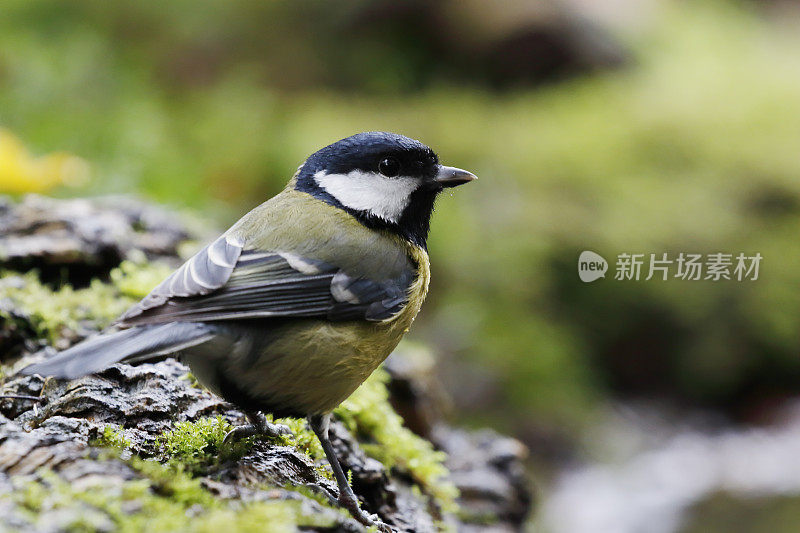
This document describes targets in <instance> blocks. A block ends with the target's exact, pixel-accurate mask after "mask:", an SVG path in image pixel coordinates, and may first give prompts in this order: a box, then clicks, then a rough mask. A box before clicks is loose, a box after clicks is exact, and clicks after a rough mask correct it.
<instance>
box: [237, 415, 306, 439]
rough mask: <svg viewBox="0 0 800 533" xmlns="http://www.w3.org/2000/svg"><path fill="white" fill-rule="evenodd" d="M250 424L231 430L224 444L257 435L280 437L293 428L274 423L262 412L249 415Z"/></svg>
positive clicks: (287, 433)
mask: <svg viewBox="0 0 800 533" xmlns="http://www.w3.org/2000/svg"><path fill="white" fill-rule="evenodd" d="M248 418H249V419H250V422H251V423H250V424H246V425H244V426H237V427H235V428H233V429H232V430H230V431H229V432H228V434H227V435H225V438H224V439H223V440H222V443H223V444H231V443H233V442H236V441H238V440H242V439H246V438H247V437H253V436H255V435H266V436H267V437H279V436H281V435H289V434H290V433H291V432H292V430H291V429H289V428H288V427H286V426H284V425H282V424H272V423H270V422H269V421H268V420H267V417H266V416H264V415H263V414H262V413H258V414H256V415H252V416H251V415H248Z"/></svg>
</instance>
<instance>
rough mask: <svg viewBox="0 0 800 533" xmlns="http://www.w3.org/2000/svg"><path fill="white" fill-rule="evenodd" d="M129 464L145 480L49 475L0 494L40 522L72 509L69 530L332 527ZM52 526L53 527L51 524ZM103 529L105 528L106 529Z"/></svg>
mask: <svg viewBox="0 0 800 533" xmlns="http://www.w3.org/2000/svg"><path fill="white" fill-rule="evenodd" d="M130 465H131V466H132V467H133V468H134V469H135V470H136V471H137V472H138V474H139V475H141V476H142V478H141V479H136V480H132V481H126V482H123V483H121V484H108V483H100V484H97V485H90V486H88V487H87V486H82V487H81V488H75V486H74V485H72V484H69V483H66V482H65V481H63V480H61V479H60V478H59V477H58V476H56V475H55V474H53V473H52V472H49V471H41V472H40V473H39V478H40V479H38V480H36V481H27V482H25V483H24V484H19V481H17V482H16V483H18V485H17V486H16V487H15V490H14V491H11V492H9V493H4V494H0V500H3V499H6V500H11V501H13V502H14V503H16V504H17V505H19V506H21V508H22V509H24V510H27V511H28V514H27V519H29V520H31V521H32V522H36V520H38V516H39V513H40V512H41V511H43V510H48V511H51V510H62V509H72V510H74V511H75V518H74V519H73V520H72V521H69V523H67V524H59V525H61V526H63V527H64V528H65V529H66V530H69V531H95V530H97V529H98V528H99V526H100V525H101V524H105V525H106V526H108V525H111V526H112V527H113V529H114V530H115V531H120V532H123V533H127V532H139V531H147V532H155V533H159V532H172V531H185V532H192V533H194V532H196V533H205V532H209V533H210V532H216V531H220V530H222V529H224V530H226V531H228V532H230V533H250V532H267V533H272V532H274V533H283V532H286V531H295V530H297V527H298V526H300V527H310V526H314V527H331V526H333V525H334V524H333V523H332V520H330V519H323V518H320V517H318V516H309V515H306V514H304V513H303V511H302V507H301V502H299V501H291V500H290V501H283V500H281V501H264V502H254V503H248V504H243V503H241V502H239V501H224V500H218V499H216V498H214V497H213V496H212V495H211V494H210V493H209V492H208V491H206V490H205V489H203V487H202V486H201V484H200V480H195V479H192V478H191V477H189V476H188V475H187V474H185V473H184V472H182V471H181V470H180V469H174V468H171V467H167V466H164V465H161V464H159V463H157V462H155V461H144V460H141V459H133V460H132V461H131V462H130ZM49 525H51V526H52V525H53V524H49ZM107 528H108V527H105V528H103V529H107Z"/></svg>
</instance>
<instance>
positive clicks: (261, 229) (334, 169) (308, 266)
mask: <svg viewBox="0 0 800 533" xmlns="http://www.w3.org/2000/svg"><path fill="white" fill-rule="evenodd" d="M474 179H476V178H475V176H474V175H473V174H471V173H469V172H467V171H465V170H461V169H458V168H453V167H447V166H443V165H441V164H439V159H438V157H437V156H436V154H435V153H434V152H433V150H431V149H430V148H428V147H427V146H425V145H424V144H422V143H420V142H419V141H416V140H413V139H410V138H408V137H404V136H402V135H397V134H394V133H385V132H368V133H359V134H357V135H353V136H352V137H348V138H346V139H342V140H340V141H338V142H335V143H333V144H331V145H330V146H327V147H325V148H323V149H321V150H319V151H318V152H316V153H314V154H313V155H311V156H310V157H309V158H308V159H307V160H306V161H305V162H304V163H303V164H302V165H301V166H300V167H299V169H298V170H297V172H296V174H295V175H294V177H293V178H292V179H291V180H290V181H289V183H288V185H287V186H286V188H285V189H284V190H283V191H282V192H281V193H280V194H278V195H277V196H275V197H273V198H271V199H269V200H267V201H266V202H265V203H263V204H261V205H260V206H258V207H256V208H255V209H253V210H252V211H250V212H249V213H247V214H246V215H245V216H244V217H242V218H241V219H240V220H239V221H238V222H237V223H236V224H234V225H233V227H231V228H230V229H229V230H228V231H226V232H225V233H224V234H223V235H222V236H221V237H219V238H218V239H217V240H215V241H214V242H212V243H211V244H209V245H208V246H206V247H205V248H204V249H203V250H201V251H200V252H198V253H197V254H196V255H195V256H194V257H192V258H191V259H189V260H188V261H186V263H184V264H183V266H181V267H180V268H178V269H177V270H176V271H175V272H173V273H172V274H171V275H170V276H169V277H167V278H166V279H165V280H164V281H163V282H162V283H161V284H160V285H158V286H157V287H156V288H155V289H153V291H152V292H151V293H150V294H148V295H147V296H146V297H145V298H144V299H142V300H141V301H140V302H139V303H137V304H136V305H134V306H133V307H131V308H130V309H129V310H128V311H127V312H125V313H124V314H123V315H122V316H121V317H120V318H119V319H118V320H117V321H116V323H115V326H116V327H115V328H114V329H113V330H111V331H108V332H105V333H103V334H101V335H99V336H96V337H93V338H90V339H88V340H86V341H84V342H81V343H80V344H77V345H75V346H73V347H71V348H69V349H67V350H65V351H63V352H60V353H58V354H56V355H55V356H53V357H52V358H50V359H48V360H46V361H44V362H42V363H38V364H34V365H32V366H29V367H27V368H25V369H24V370H23V373H25V374H40V375H46V376H56V377H59V378H66V379H74V378H77V377H80V376H83V375H86V374H90V373H92V372H97V371H99V370H101V369H103V368H105V367H107V366H109V365H111V364H113V363H116V362H119V361H127V362H136V361H141V360H145V359H149V358H153V357H156V356H164V355H167V354H172V353H176V352H179V358H180V359H181V360H182V361H183V362H185V363H186V364H187V365H188V366H189V368H191V370H192V372H193V373H194V375H195V376H196V377H197V379H198V380H199V381H200V383H201V384H203V385H204V386H205V387H207V388H208V389H210V390H211V391H213V392H215V393H216V394H218V395H219V396H221V397H222V398H224V399H225V400H227V401H229V402H231V403H233V404H235V405H236V406H238V407H240V408H241V409H242V410H243V411H244V412H245V414H246V415H247V417H248V419H249V421H250V424H248V425H246V426H241V427H238V428H235V429H234V430H233V431H231V433H229V434H228V435H227V436H226V440H227V441H230V440H233V439H237V438H242V437H247V436H251V435H256V434H267V435H276V434H279V433H281V432H283V431H284V430H285V428H282V427H280V426H276V425H273V424H270V423H268V422H267V419H266V417H265V416H264V413H272V414H273V415H275V416H276V417H286V416H292V417H307V418H308V421H309V424H310V426H311V428H312V429H313V430H314V432H315V433H316V435H317V437H319V440H320V443H321V444H322V448H323V449H324V451H325V455H326V457H327V459H328V461H329V462H330V465H331V468H332V469H333V473H334V475H335V477H336V481H337V484H338V486H339V498H338V501H339V503H340V504H341V505H342V506H343V507H344V508H346V509H348V510H349V511H350V512H351V513H352V514H353V516H354V517H355V518H356V519H357V520H358V521H359V522H361V523H362V524H365V525H378V526H379V527H381V528H384V527H385V526H384V525H383V524H381V523H380V522H378V521H377V518H376V517H374V516H370V515H368V514H366V513H365V512H363V511H362V510H361V509H360V508H359V506H358V501H357V500H356V497H355V495H354V494H353V491H352V489H351V488H350V486H349V484H348V482H347V477H346V476H345V474H344V472H343V471H342V468H341V466H340V465H339V462H338V460H337V458H336V455H335V453H334V450H333V447H332V445H331V442H330V440H329V439H328V424H329V420H330V416H331V415H330V413H331V411H332V410H333V409H334V408H335V407H336V406H338V405H339V404H340V403H341V402H342V401H343V400H345V399H346V398H347V397H348V396H350V394H351V393H352V392H353V391H354V390H356V388H358V386H359V385H361V383H363V382H364V380H365V379H366V378H367V377H368V376H369V375H370V374H371V373H372V372H373V371H374V370H375V369H376V368H377V367H378V365H379V364H380V363H381V362H382V361H383V360H384V359H385V358H386V357H387V356H388V355H389V354H390V353H391V352H392V350H393V349H394V348H395V346H397V344H398V342H400V339H401V337H402V336H403V335H404V334H405V333H406V332H407V331H408V328H409V327H410V326H411V323H412V322H413V321H414V317H415V316H416V315H417V312H418V311H419V309H420V306H421V305H422V302H423V300H424V299H425V295H426V293H427V292H428V283H429V280H430V265H429V262H428V253H427V247H426V240H427V237H428V229H429V226H430V218H431V214H432V212H433V207H434V202H435V199H436V197H437V195H438V194H439V193H440V192H441V191H442V190H443V189H444V188H447V187H455V186H457V185H461V184H463V183H467V182H470V181H472V180H474Z"/></svg>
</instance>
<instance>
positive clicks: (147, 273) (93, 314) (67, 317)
mask: <svg viewBox="0 0 800 533" xmlns="http://www.w3.org/2000/svg"><path fill="white" fill-rule="evenodd" d="M167 274H169V267H166V266H164V265H150V264H135V263H132V262H130V261H124V262H123V263H122V264H121V265H120V266H119V267H118V268H115V269H113V270H112V271H111V275H110V276H111V282H110V283H103V282H102V281H100V280H98V279H95V280H92V283H91V285H90V286H89V287H87V288H85V289H74V288H73V287H72V286H70V285H62V286H61V287H59V288H58V289H52V288H50V287H48V286H47V285H44V284H43V283H42V282H41V281H39V278H38V276H37V273H36V272H35V271H31V272H27V273H25V274H18V273H16V272H0V298H7V299H9V300H10V302H11V304H12V306H13V307H14V308H16V309H19V310H20V311H21V312H23V313H25V314H26V315H27V316H28V318H29V319H30V325H31V327H32V328H33V330H34V333H35V334H36V335H37V336H39V337H42V338H46V339H48V340H49V341H50V342H54V341H55V340H56V339H58V338H59V337H62V336H65V333H66V332H67V331H69V330H72V331H75V330H77V329H79V328H78V326H79V324H85V325H88V326H89V327H91V328H94V329H101V328H103V327H105V326H107V325H108V324H109V323H110V322H111V321H113V320H114V319H115V318H116V317H118V316H119V315H120V314H121V313H122V312H124V311H125V310H126V309H127V308H128V307H129V306H131V305H132V304H133V303H134V302H135V301H136V300H138V299H139V298H141V297H143V296H144V295H146V294H147V293H148V292H149V291H150V290H151V289H152V288H153V287H154V286H155V285H157V284H158V282H159V281H161V280H162V279H163V278H164V277H166V275H167ZM0 317H2V318H3V319H5V320H14V317H12V316H11V315H10V314H8V313H4V312H3V311H0Z"/></svg>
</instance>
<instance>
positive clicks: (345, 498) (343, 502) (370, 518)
mask: <svg viewBox="0 0 800 533" xmlns="http://www.w3.org/2000/svg"><path fill="white" fill-rule="evenodd" d="M337 502H338V504H339V505H340V506H342V507H343V508H345V509H347V510H348V511H349V512H350V514H351V515H352V516H353V518H355V519H356V521H357V522H358V523H359V524H363V525H365V526H367V527H375V528H377V529H378V531H380V532H381V533H394V529H392V527H391V526H390V525H388V524H386V523H384V522H381V519H380V518H379V517H378V515H375V514H369V513H365V512H364V511H362V510H361V507H359V506H358V500H356V497H355V494H342V495H340V496H339V499H338V500H337Z"/></svg>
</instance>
